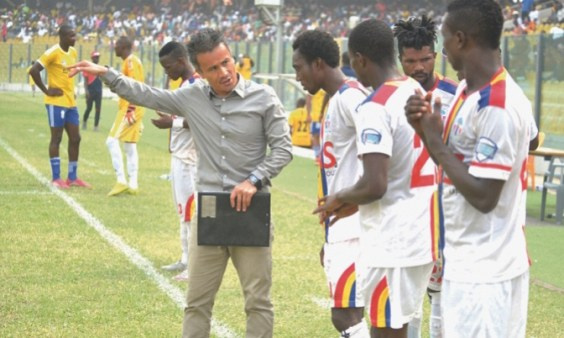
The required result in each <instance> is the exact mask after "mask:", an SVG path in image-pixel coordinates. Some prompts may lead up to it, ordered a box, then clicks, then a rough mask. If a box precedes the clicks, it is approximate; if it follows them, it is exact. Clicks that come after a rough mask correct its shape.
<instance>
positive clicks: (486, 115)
mask: <svg viewBox="0 0 564 338" xmlns="http://www.w3.org/2000/svg"><path fill="white" fill-rule="evenodd" d="M475 119H476V121H475V122H476V123H475V124H474V125H475V126H476V127H475V128H476V129H475V135H476V145H475V147H474V154H473V156H472V161H471V162H470V168H469V173H470V174H471V175H473V176H476V177H481V178H490V179H499V180H504V181H505V180H507V179H508V178H509V174H510V173H511V170H512V167H513V166H514V165H515V161H516V159H517V150H516V149H517V147H518V144H516V142H515V135H518V133H519V129H520V128H519V126H518V121H517V118H516V117H513V116H512V114H511V113H510V112H508V111H507V110H506V109H503V108H499V107H494V106H487V107H485V108H483V109H481V110H480V111H479V112H478V114H476V116H475ZM526 128H529V125H527V126H526Z"/></svg>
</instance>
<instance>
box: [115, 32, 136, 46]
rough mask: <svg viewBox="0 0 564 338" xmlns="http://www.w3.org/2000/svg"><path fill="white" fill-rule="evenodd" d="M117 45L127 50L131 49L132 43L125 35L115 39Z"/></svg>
mask: <svg viewBox="0 0 564 338" xmlns="http://www.w3.org/2000/svg"><path fill="white" fill-rule="evenodd" d="M117 43H119V44H121V45H123V46H124V47H125V48H128V49H131V48H133V42H132V41H131V39H130V38H128V37H127V36H125V35H122V36H120V37H119V39H117V42H116V44H117Z"/></svg>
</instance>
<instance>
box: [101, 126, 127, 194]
mask: <svg viewBox="0 0 564 338" xmlns="http://www.w3.org/2000/svg"><path fill="white" fill-rule="evenodd" d="M106 146H107V147H108V150H109V151H110V157H111V159H112V166H113V167H114V170H115V172H116V176H117V181H118V183H121V184H127V181H126V180H125V172H124V170H123V158H122V155H121V148H120V147H119V140H118V139H117V138H114V137H108V138H107V139H106Z"/></svg>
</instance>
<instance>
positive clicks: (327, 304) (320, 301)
mask: <svg viewBox="0 0 564 338" xmlns="http://www.w3.org/2000/svg"><path fill="white" fill-rule="evenodd" d="M309 299H310V300H311V301H312V302H314V303H315V304H317V306H319V307H320V308H322V309H325V310H329V309H330V308H331V299H329V298H320V297H317V296H309Z"/></svg>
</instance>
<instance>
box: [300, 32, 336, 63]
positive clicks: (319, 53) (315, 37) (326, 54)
mask: <svg viewBox="0 0 564 338" xmlns="http://www.w3.org/2000/svg"><path fill="white" fill-rule="evenodd" d="M292 49H293V50H294V51H296V50H297V51H299V52H300V54H302V55H303V57H304V59H306V61H307V63H312V62H313V61H315V59H317V58H320V59H321V60H323V61H324V62H325V63H326V64H327V65H328V66H329V67H331V68H337V67H339V45H337V42H335V39H333V37H332V36H331V34H329V33H327V32H324V31H321V30H318V29H316V30H310V31H305V32H303V33H301V34H300V35H299V36H298V37H297V38H296V40H294V43H293V44H292Z"/></svg>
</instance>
